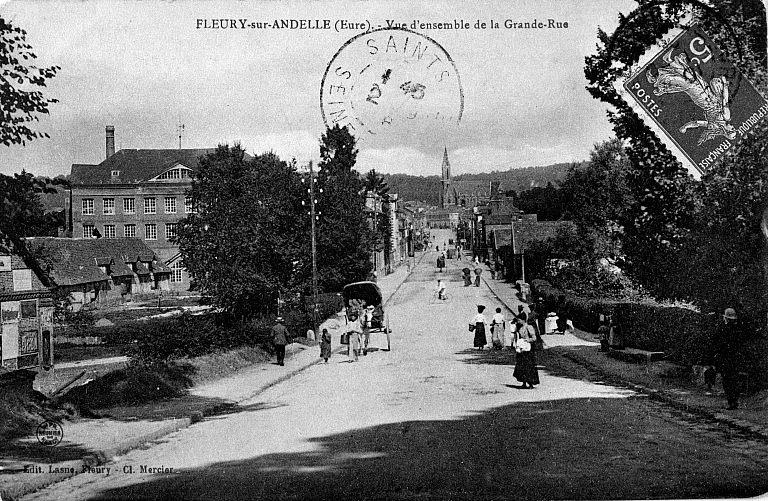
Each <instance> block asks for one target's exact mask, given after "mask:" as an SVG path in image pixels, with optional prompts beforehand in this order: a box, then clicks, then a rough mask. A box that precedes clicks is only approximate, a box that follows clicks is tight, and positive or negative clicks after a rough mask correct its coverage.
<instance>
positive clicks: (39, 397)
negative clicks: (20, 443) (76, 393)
mask: <svg viewBox="0 0 768 501" xmlns="http://www.w3.org/2000/svg"><path fill="white" fill-rule="evenodd" d="M76 415H77V413H76V411H75V409H74V407H72V406H71V405H66V404H65V405H58V406H57V405H53V404H52V403H51V402H50V401H49V400H48V399H46V397H45V396H44V395H43V394H42V393H39V392H37V391H28V390H18V391H16V390H14V389H13V388H9V387H8V386H3V391H2V394H0V440H2V441H3V442H5V441H8V440H11V439H14V438H17V437H22V436H26V435H29V434H30V433H34V432H35V429H36V428H37V426H38V425H39V424H40V423H41V422H42V421H44V420H55V421H60V420H62V419H71V418H73V417H75V416H76Z"/></svg>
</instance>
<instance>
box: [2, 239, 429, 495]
mask: <svg viewBox="0 0 768 501" xmlns="http://www.w3.org/2000/svg"><path fill="white" fill-rule="evenodd" d="M425 255H426V252H422V255H421V257H420V258H419V259H418V261H417V262H416V265H415V266H413V267H412V268H411V270H410V271H409V272H407V273H406V274H405V276H404V277H403V279H402V281H401V282H400V283H399V284H398V285H397V287H395V289H394V290H393V291H392V293H391V294H389V296H388V297H387V299H386V300H385V301H384V303H383V304H384V305H386V304H387V303H388V302H389V301H390V299H392V297H394V295H395V294H396V293H397V291H399V290H400V287H402V285H403V284H404V283H405V281H406V280H407V279H408V277H409V276H411V274H412V273H413V271H414V269H415V268H416V266H417V265H418V264H420V263H421V261H422V260H423V259H424V256H425ZM342 351H344V348H342V347H339V348H336V350H334V353H336V354H338V353H341V352H342ZM299 353H301V352H299ZM288 360H290V359H288ZM320 361H321V359H320V358H314V359H312V360H311V361H310V362H308V363H305V364H303V365H300V366H297V367H295V368H293V369H291V370H289V371H288V372H287V373H285V374H283V375H282V376H280V377H278V378H277V379H275V380H273V381H270V382H269V383H266V384H264V385H262V386H260V387H258V388H256V389H254V391H252V392H251V393H249V394H248V395H246V396H245V397H242V398H240V399H238V400H234V401H232V404H234V405H237V404H240V403H242V402H244V401H246V400H249V399H251V398H254V397H256V396H258V395H259V394H261V393H263V392H265V391H267V390H268V389H270V388H272V387H274V386H277V385H278V384H280V383H284V382H285V381H287V380H289V379H291V378H292V377H294V376H295V375H297V374H299V373H300V372H302V371H304V370H306V369H308V368H310V367H312V366H313V365H315V364H318V363H320ZM228 405H231V404H228ZM221 406H222V404H219V403H217V404H211V405H210V406H208V407H205V408H204V409H203V410H202V411H193V412H192V413H191V414H190V415H189V416H186V417H181V418H177V419H176V420H174V421H173V422H171V423H167V424H165V425H163V426H160V427H158V428H157V429H155V430H152V431H151V432H148V433H145V434H143V435H139V436H137V437H134V438H132V439H130V440H127V441H125V442H123V443H121V444H118V445H116V446H114V447H110V448H108V449H101V450H96V451H93V452H92V453H90V454H87V455H85V456H83V458H82V459H75V460H72V461H68V462H67V463H68V464H67V466H71V467H73V470H74V473H62V474H60V475H57V476H56V477H54V478H51V477H49V476H40V477H39V478H40V480H39V481H38V482H35V481H32V482H26V481H25V482H24V484H23V485H22V486H20V487H19V489H18V490H17V489H11V490H9V489H5V490H0V499H7V500H11V501H13V500H16V499H19V498H21V497H23V496H26V495H28V494H32V493H34V492H37V491H40V490H42V489H45V488H46V487H50V486H51V485H54V484H57V483H59V482H63V481H64V480H67V479H70V478H73V477H75V476H77V475H79V474H80V473H83V470H84V469H87V468H88V467H94V466H99V465H102V464H106V463H109V462H110V461H112V460H113V459H114V458H115V457H117V456H121V455H123V454H126V453H128V452H130V451H132V450H134V449H137V448H138V447H140V446H142V445H144V444H146V443H149V442H153V441H155V440H158V439H160V438H162V437H164V436H166V435H170V434H171V433H175V432H177V431H179V430H181V429H184V428H188V427H189V426H191V425H193V424H195V423H198V422H200V421H202V420H203V419H204V418H205V417H206V416H212V415H215V414H216V413H218V412H219V410H220V409H221Z"/></svg>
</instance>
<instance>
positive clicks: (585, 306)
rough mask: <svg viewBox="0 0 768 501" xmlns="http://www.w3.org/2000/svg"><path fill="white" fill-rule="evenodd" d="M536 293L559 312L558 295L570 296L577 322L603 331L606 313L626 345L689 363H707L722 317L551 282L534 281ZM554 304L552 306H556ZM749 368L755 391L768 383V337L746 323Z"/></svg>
mask: <svg viewBox="0 0 768 501" xmlns="http://www.w3.org/2000/svg"><path fill="white" fill-rule="evenodd" d="M531 286H532V290H533V292H534V294H535V295H536V297H542V298H544V301H545V304H546V306H547V308H548V311H555V310H554V307H555V305H556V304H557V300H558V297H559V296H561V295H564V296H565V297H566V308H567V309H568V311H569V314H570V315H571V318H572V320H573V322H574V325H575V326H577V327H578V328H580V329H583V330H586V331H588V332H597V327H598V324H599V317H600V314H603V315H606V316H610V317H611V318H612V320H613V322H614V324H618V325H619V326H621V329H622V334H623V338H624V344H625V345H626V346H627V347H630V348H638V349H641V350H648V351H663V352H665V353H666V354H667V358H668V359H670V360H673V361H675V362H678V363H681V364H684V365H696V364H701V363H703V362H706V360H707V354H708V352H709V350H710V347H711V346H712V344H713V342H714V341H715V340H714V339H713V335H714V333H715V329H716V326H717V322H718V321H719V320H720V318H719V316H718V315H716V314H714V313H711V314H704V313H699V312H697V311H694V310H691V309H687V308H680V307H677V306H669V305H663V304H656V303H631V302H627V301H606V300H596V299H584V298H579V297H577V296H574V295H572V294H567V293H565V292H563V291H561V290H560V289H557V288H556V287H553V286H552V285H551V284H550V283H549V282H547V281H545V280H533V281H532V283H531ZM550 308H551V309H550ZM741 350H742V355H743V357H744V363H743V371H744V372H746V373H747V374H749V380H750V385H751V387H752V389H757V388H760V387H766V386H768V338H766V336H765V335H764V332H763V331H762V330H760V329H757V328H755V327H754V326H746V327H745V338H744V343H743V346H742V349H741Z"/></svg>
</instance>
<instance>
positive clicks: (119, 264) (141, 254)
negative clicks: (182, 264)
mask: <svg viewBox="0 0 768 501" xmlns="http://www.w3.org/2000/svg"><path fill="white" fill-rule="evenodd" d="M26 242H27V247H28V248H29V250H30V251H31V253H32V255H33V256H34V258H35V260H37V262H38V264H39V266H40V267H41V268H42V269H45V270H48V274H49V276H50V278H51V280H52V281H53V283H54V284H55V286H56V287H59V288H60V289H61V290H63V291H65V292H66V293H68V295H69V299H70V302H71V307H72V310H73V311H79V310H80V309H81V308H83V307H84V306H89V305H92V306H101V305H112V304H120V303H123V302H125V301H128V300H131V299H132V298H133V295H134V294H150V293H153V292H157V291H167V290H170V288H171V276H172V273H173V270H172V269H171V268H169V267H168V266H167V265H165V263H163V262H162V260H160V259H159V257H158V256H157V255H156V254H155V253H154V252H153V251H152V249H150V248H149V247H148V246H147V245H146V244H145V243H144V242H143V241H142V240H140V239H138V238H99V239H93V238H56V237H34V238H28V239H27V240H26Z"/></svg>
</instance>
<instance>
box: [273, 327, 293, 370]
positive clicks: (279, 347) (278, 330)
mask: <svg viewBox="0 0 768 501" xmlns="http://www.w3.org/2000/svg"><path fill="white" fill-rule="evenodd" d="M289 337H290V335H289V334H288V329H286V328H285V326H284V325H283V317H277V318H276V319H275V325H274V327H272V343H273V344H274V345H275V354H276V355H277V364H278V365H284V362H285V345H286V344H288V338H289Z"/></svg>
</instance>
